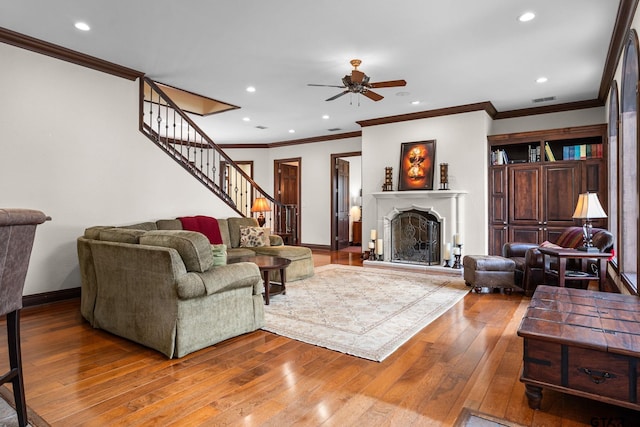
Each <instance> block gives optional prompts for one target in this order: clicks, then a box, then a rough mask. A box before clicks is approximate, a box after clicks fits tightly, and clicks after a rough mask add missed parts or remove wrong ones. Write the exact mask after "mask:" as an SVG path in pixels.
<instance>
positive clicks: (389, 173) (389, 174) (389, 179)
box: [382, 166, 393, 191]
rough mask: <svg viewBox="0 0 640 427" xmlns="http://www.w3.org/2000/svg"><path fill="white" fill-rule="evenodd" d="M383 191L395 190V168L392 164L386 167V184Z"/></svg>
mask: <svg viewBox="0 0 640 427" xmlns="http://www.w3.org/2000/svg"><path fill="white" fill-rule="evenodd" d="M382 191H393V168H392V167H391V166H387V167H386V168H384V184H382Z"/></svg>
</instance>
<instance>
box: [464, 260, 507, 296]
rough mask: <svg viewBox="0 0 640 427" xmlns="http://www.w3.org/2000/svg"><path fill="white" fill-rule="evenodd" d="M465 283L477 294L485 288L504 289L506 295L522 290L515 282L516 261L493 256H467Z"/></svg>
mask: <svg viewBox="0 0 640 427" xmlns="http://www.w3.org/2000/svg"><path fill="white" fill-rule="evenodd" d="M462 265H463V267H464V281H465V283H466V284H467V286H473V287H474V289H475V291H476V292H480V291H481V290H482V288H483V287H487V288H502V289H504V291H505V293H506V294H510V293H511V292H512V291H513V289H514V288H515V289H520V288H519V287H517V286H516V285H515V282H514V271H515V269H516V263H515V261H513V260H511V259H509V258H504V257H501V256H493V255H466V256H465V257H464V259H463V260H462Z"/></svg>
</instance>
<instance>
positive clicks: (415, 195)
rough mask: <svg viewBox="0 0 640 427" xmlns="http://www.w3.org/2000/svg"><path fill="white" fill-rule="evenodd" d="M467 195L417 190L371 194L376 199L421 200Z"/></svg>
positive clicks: (456, 191) (445, 191) (455, 191)
mask: <svg viewBox="0 0 640 427" xmlns="http://www.w3.org/2000/svg"><path fill="white" fill-rule="evenodd" d="M463 194H467V192H466V191H464V190H417V191H381V192H379V193H371V195H372V196H373V197H375V198H376V199H421V198H441V199H450V198H455V197H458V196H461V195H463Z"/></svg>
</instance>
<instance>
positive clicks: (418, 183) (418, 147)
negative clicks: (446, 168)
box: [398, 139, 436, 191]
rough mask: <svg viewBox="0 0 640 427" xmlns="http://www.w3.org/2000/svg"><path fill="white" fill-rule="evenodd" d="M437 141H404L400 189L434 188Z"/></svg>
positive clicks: (399, 178)
mask: <svg viewBox="0 0 640 427" xmlns="http://www.w3.org/2000/svg"><path fill="white" fill-rule="evenodd" d="M435 154H436V141H435V139H434V140H430V141H421V142H403V143H402V148H401V150H400V176H399V177H398V191H402V190H433V162H434V159H435Z"/></svg>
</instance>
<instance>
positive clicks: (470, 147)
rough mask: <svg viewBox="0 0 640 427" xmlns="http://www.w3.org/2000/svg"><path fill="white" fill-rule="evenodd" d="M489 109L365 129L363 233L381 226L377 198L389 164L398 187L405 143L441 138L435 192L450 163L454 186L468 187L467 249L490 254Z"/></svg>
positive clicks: (437, 147) (450, 179)
mask: <svg viewBox="0 0 640 427" xmlns="http://www.w3.org/2000/svg"><path fill="white" fill-rule="evenodd" d="M488 126H489V117H488V116H487V114H486V113H485V112H484V111H477V112H472V113H463V114H456V115H451V116H444V117H434V118H429V119H421V120H412V121H406V122H399V123H393V124H388V125H378V126H371V127H365V128H363V131H362V176H363V177H366V179H364V180H363V189H362V192H363V208H362V210H363V224H362V229H363V234H364V235H368V233H369V230H371V229H374V228H375V229H377V230H378V233H379V234H380V233H381V232H382V223H381V222H380V221H379V220H380V218H376V216H377V215H376V203H375V198H374V197H373V196H372V195H371V193H374V192H380V191H381V189H382V184H383V182H384V170H385V167H386V166H391V167H392V168H393V189H394V190H396V189H397V188H398V168H399V165H400V148H401V144H402V143H403V142H416V141H424V140H431V139H435V140H436V158H435V173H434V190H437V189H438V186H439V183H440V181H439V164H440V163H448V164H449V188H450V189H452V190H464V191H467V192H468V194H467V195H466V196H464V205H465V208H464V211H463V212H462V215H463V218H465V220H464V223H463V224H461V225H462V232H463V234H464V247H463V253H466V254H471V253H474V254H484V253H486V252H487V245H488V243H487V242H488V231H487V185H486V182H487V171H488V161H487V132H488Z"/></svg>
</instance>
